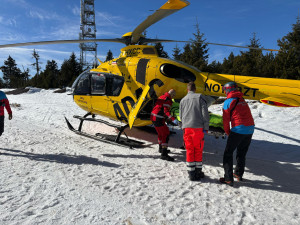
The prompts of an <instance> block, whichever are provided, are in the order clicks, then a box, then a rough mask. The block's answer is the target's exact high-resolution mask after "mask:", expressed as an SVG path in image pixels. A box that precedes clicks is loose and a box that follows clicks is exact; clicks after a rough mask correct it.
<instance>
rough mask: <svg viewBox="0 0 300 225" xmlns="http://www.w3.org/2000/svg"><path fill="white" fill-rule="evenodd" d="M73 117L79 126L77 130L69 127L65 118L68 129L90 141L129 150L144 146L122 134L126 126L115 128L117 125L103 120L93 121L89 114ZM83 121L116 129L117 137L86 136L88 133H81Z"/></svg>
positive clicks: (93, 116)
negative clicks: (78, 122) (77, 120)
mask: <svg viewBox="0 0 300 225" xmlns="http://www.w3.org/2000/svg"><path fill="white" fill-rule="evenodd" d="M90 115H91V116H92V118H87V117H88V116H90ZM73 117H74V118H76V119H79V120H80V124H79V126H78V129H77V130H76V129H75V128H74V127H73V126H72V125H71V123H70V122H69V121H68V119H67V118H66V117H65V119H66V122H67V125H68V128H69V129H70V130H71V131H73V132H74V133H76V134H79V135H81V136H84V137H88V138H91V139H94V140H98V141H102V142H105V143H109V144H113V145H117V146H123V147H124V146H125V147H129V148H141V147H143V146H142V145H143V144H144V143H143V142H140V141H136V140H132V139H129V138H128V136H127V135H126V133H125V132H124V130H125V129H126V128H127V127H129V126H128V124H126V125H125V126H117V125H115V124H111V123H109V122H107V121H105V120H101V119H95V115H93V114H91V113H87V114H86V115H84V116H83V117H82V116H73ZM84 121H92V122H98V123H103V124H105V125H108V126H110V127H114V128H116V129H117V130H118V131H119V132H118V134H117V135H108V134H101V133H96V135H92V134H88V133H85V132H83V131H82V125H83V122H84ZM122 133H124V135H125V136H126V138H124V137H121V135H122Z"/></svg>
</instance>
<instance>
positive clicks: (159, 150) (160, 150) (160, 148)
mask: <svg viewBox="0 0 300 225" xmlns="http://www.w3.org/2000/svg"><path fill="white" fill-rule="evenodd" d="M158 152H159V153H162V146H161V144H160V145H159V147H158ZM170 152H171V151H170V150H167V153H170Z"/></svg>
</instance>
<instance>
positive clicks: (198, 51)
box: [180, 23, 209, 71]
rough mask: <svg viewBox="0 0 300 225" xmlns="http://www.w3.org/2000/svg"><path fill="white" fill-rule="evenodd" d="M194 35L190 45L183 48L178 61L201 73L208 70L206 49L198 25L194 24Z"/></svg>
mask: <svg viewBox="0 0 300 225" xmlns="http://www.w3.org/2000/svg"><path fill="white" fill-rule="evenodd" d="M195 27H196V33H194V34H193V35H194V39H191V43H188V44H186V45H185V46H184V50H183V53H182V54H181V55H180V61H182V62H185V63H187V64H189V65H192V66H194V67H196V68H198V69H200V70H202V71H206V70H207V69H208V67H207V65H208V57H209V55H208V48H207V43H206V42H205V39H204V34H203V33H201V32H200V28H199V24H198V23H197V24H196V26H195Z"/></svg>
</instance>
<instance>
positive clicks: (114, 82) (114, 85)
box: [106, 75, 124, 96]
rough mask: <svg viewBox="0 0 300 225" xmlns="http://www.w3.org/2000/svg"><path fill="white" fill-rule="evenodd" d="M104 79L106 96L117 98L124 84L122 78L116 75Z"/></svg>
mask: <svg viewBox="0 0 300 225" xmlns="http://www.w3.org/2000/svg"><path fill="white" fill-rule="evenodd" d="M106 79H107V87H106V90H107V92H106V95H107V96H119V95H120V93H121V91H122V87H123V84H124V78H123V77H120V76H116V75H108V76H107V77H106Z"/></svg>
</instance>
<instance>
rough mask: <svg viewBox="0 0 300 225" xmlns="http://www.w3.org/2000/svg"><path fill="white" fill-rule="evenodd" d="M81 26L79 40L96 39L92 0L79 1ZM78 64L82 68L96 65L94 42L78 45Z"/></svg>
mask: <svg viewBox="0 0 300 225" xmlns="http://www.w3.org/2000/svg"><path fill="white" fill-rule="evenodd" d="M80 3H81V13H80V17H81V24H80V30H81V33H79V39H85V40H86V39H96V23H95V7H94V0H80ZM79 47H80V63H82V65H83V67H84V68H88V67H89V68H92V67H94V66H95V65H96V64H97V44H96V42H89V43H80V44H79Z"/></svg>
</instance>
